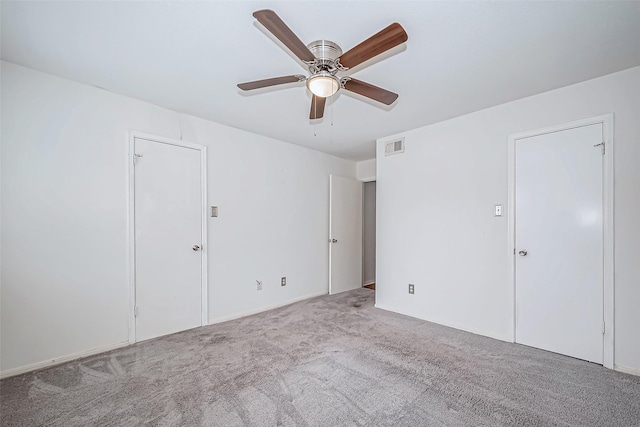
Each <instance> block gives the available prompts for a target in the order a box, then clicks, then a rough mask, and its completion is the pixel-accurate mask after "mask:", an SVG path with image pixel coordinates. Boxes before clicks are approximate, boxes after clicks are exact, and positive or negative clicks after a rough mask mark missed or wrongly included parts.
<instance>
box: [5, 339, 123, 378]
mask: <svg viewBox="0 0 640 427" xmlns="http://www.w3.org/2000/svg"><path fill="white" fill-rule="evenodd" d="M128 345H129V341H123V342H120V343H117V344H110V345H106V346H103V347H95V348H92V349H90V350H85V351H79V352H77V353H72V354H68V355H66V356H60V357H56V358H55V359H51V360H44V361H42V362H36V363H31V364H29V365H25V366H20V367H18V368H13V369H8V370H6V371H2V372H0V379H5V378H9V377H14V376H16V375H20V374H25V373H27V372H31V371H37V370H38V369H44V368H50V367H52V366H56V365H60V364H62V363H66V362H71V361H72V360H76V359H81V358H83V357H87V356H93V355H95V354H100V353H104V352H107V351H111V350H115V349H117V348H122V347H126V346H128Z"/></svg>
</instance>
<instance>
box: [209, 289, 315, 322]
mask: <svg viewBox="0 0 640 427" xmlns="http://www.w3.org/2000/svg"><path fill="white" fill-rule="evenodd" d="M323 295H327V292H326V291H323V292H316V293H313V294H310V295H305V296H303V297H298V298H293V299H290V300H287V301H283V302H279V303H277V304H273V305H268V306H266V307H262V308H258V309H256V310H248V311H241V312H240V313H235V314H231V315H229V316H224V317H218V318H217V319H213V320H210V321H209V324H210V325H213V324H216V323H222V322H228V321H230V320H235V319H240V318H241V317H246V316H251V315H253V314H258V313H263V312H265V311H269V310H273V309H276V308H280V307H284V306H287V305H291V304H294V303H296V302H300V301H305V300H308V299H312V298H317V297H321V296H323Z"/></svg>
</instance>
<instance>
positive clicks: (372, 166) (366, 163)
mask: <svg viewBox="0 0 640 427" xmlns="http://www.w3.org/2000/svg"><path fill="white" fill-rule="evenodd" d="M356 175H357V177H358V180H360V181H364V182H368V181H375V180H376V159H369V160H362V161H361V162H358V163H356Z"/></svg>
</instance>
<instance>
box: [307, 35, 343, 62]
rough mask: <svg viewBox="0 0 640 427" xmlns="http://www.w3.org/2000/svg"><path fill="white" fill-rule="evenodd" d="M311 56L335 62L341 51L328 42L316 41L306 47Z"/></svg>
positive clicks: (335, 45) (334, 44)
mask: <svg viewBox="0 0 640 427" xmlns="http://www.w3.org/2000/svg"><path fill="white" fill-rule="evenodd" d="M307 48H309V50H310V51H311V53H313V55H314V56H315V57H316V58H318V59H320V60H329V61H335V60H336V58H340V56H341V55H342V49H340V46H338V45H337V44H336V43H334V42H332V41H329V40H316V41H314V42H311V43H309V44H308V45H307Z"/></svg>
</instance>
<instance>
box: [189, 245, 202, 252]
mask: <svg viewBox="0 0 640 427" xmlns="http://www.w3.org/2000/svg"><path fill="white" fill-rule="evenodd" d="M191 249H193V250H194V251H199V250H200V246H198V245H193V248H191Z"/></svg>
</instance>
